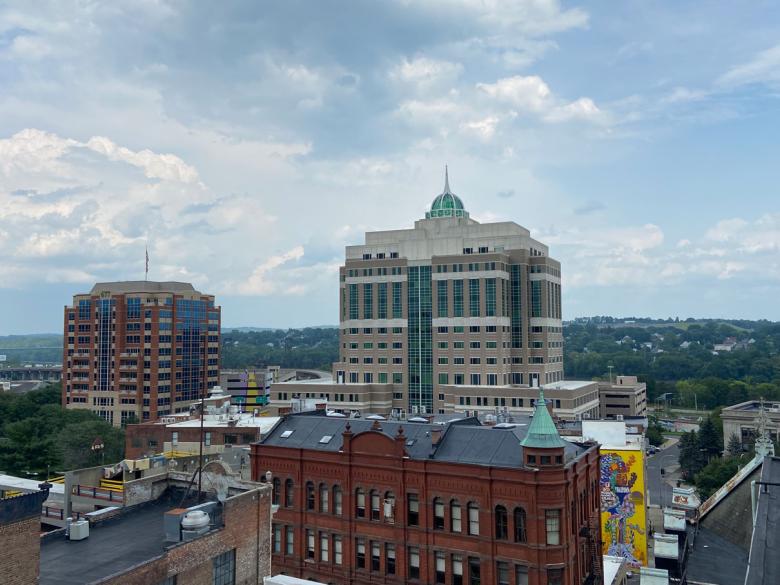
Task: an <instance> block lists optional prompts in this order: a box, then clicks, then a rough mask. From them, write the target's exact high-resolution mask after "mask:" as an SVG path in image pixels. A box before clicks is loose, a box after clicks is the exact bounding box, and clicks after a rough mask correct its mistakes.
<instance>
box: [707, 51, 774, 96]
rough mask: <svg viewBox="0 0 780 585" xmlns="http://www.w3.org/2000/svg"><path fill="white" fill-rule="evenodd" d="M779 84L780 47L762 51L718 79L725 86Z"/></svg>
mask: <svg viewBox="0 0 780 585" xmlns="http://www.w3.org/2000/svg"><path fill="white" fill-rule="evenodd" d="M777 82H780V45H775V46H774V47H770V48H769V49H766V50H764V51H761V52H760V53H758V54H757V55H755V56H754V57H753V58H752V59H750V60H749V61H747V62H746V63H743V64H741V65H737V66H735V67H732V68H731V69H729V70H728V71H727V72H726V73H725V74H723V75H722V76H721V77H720V78H719V79H718V84H719V85H725V86H737V85H746V84H749V83H767V84H774V83H777Z"/></svg>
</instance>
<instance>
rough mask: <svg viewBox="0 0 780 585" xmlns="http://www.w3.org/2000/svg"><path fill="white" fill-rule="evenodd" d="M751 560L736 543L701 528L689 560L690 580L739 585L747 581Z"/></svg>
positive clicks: (722, 584)
mask: <svg viewBox="0 0 780 585" xmlns="http://www.w3.org/2000/svg"><path fill="white" fill-rule="evenodd" d="M747 560H748V559H747V555H746V554H745V551H743V550H742V549H741V548H739V547H738V546H737V545H736V544H734V543H732V542H729V541H728V540H726V539H725V538H723V537H722V536H720V535H718V534H716V533H715V532H714V531H713V530H710V529H708V528H705V527H700V528H699V532H698V534H697V535H696V540H695V543H694V547H693V551H691V554H690V556H689V557H688V563H687V566H686V571H687V573H686V574H687V577H688V580H689V581H694V582H696V583H708V584H712V585H736V584H739V583H743V582H744V580H745V571H746V570H747ZM767 583H770V582H769V581H767ZM772 583H774V582H772Z"/></svg>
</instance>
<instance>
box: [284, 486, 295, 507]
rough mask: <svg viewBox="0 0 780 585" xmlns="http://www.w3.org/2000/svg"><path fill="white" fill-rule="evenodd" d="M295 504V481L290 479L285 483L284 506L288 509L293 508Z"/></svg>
mask: <svg viewBox="0 0 780 585" xmlns="http://www.w3.org/2000/svg"><path fill="white" fill-rule="evenodd" d="M293 502H294V500H293V480H291V479H288V480H287V481H285V482H284V505H285V506H286V507H287V508H291V507H292V506H293Z"/></svg>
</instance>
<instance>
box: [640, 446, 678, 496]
mask: <svg viewBox="0 0 780 585" xmlns="http://www.w3.org/2000/svg"><path fill="white" fill-rule="evenodd" d="M679 457H680V446H679V444H678V443H675V444H674V445H672V446H671V447H669V448H667V449H662V450H661V451H659V452H658V453H656V454H655V455H651V456H650V457H648V458H647V476H646V478H645V479H646V480H647V491H648V492H649V494H648V497H647V499H648V503H649V504H654V505H657V506H661V507H663V506H670V505H671V503H672V486H671V485H670V484H669V483H667V482H666V481H664V479H668V478H669V472H670V471H677V470H678V469H679V467H680V464H679V463H678V460H679ZM661 466H663V467H664V468H665V469H666V475H665V477H664V478H663V479H662V478H661ZM675 476H676V474H675Z"/></svg>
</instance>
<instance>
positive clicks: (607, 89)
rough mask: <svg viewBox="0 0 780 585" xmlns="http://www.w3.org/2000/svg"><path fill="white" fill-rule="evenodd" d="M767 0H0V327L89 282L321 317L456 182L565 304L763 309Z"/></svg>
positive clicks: (776, 227) (768, 130) (773, 268)
mask: <svg viewBox="0 0 780 585" xmlns="http://www.w3.org/2000/svg"><path fill="white" fill-rule="evenodd" d="M778 129H780V4H778V3H777V2H762V1H761V0H756V1H755V2H751V3H749V4H744V3H730V2H716V1H713V2H707V1H698V2H687V1H685V0H681V1H680V2H673V3H670V2H654V1H641V2H639V1H634V0H626V1H624V2H612V1H610V2H606V1H599V0H596V1H593V2H587V3H582V4H576V3H574V2H561V1H557V0H506V1H504V0H425V1H412V0H395V1H391V0H388V1H386V2H363V1H358V0H355V1H353V2H345V1H335V0H334V1H330V2H312V1H310V2H297V1H294V0H286V1H285V2H268V3H265V2H264V3H259V2H254V1H244V2H241V1H236V2H176V1H165V0H133V1H127V2H123V1H115V2H92V1H86V0H80V1H77V2H72V1H69V0H56V1H52V2H48V3H47V2H43V1H42V2H14V1H10V2H9V1H5V2H2V3H0V335H5V334H17V333H35V332H57V331H61V329H62V307H63V306H64V305H66V304H68V303H70V302H71V300H72V295H73V294H76V293H83V292H87V291H88V290H89V289H90V288H91V287H92V284H93V283H94V282H97V281H107V280H136V279H142V278H143V277H144V250H145V248H146V247H148V250H149V278H150V279H151V280H181V281H187V282H192V283H193V284H194V285H195V287H196V288H197V289H198V290H201V291H202V292H206V293H210V294H214V295H216V297H217V303H218V304H219V305H221V306H222V321H223V324H224V325H226V326H266V327H300V326H307V325H326V324H336V323H337V322H338V310H337V302H338V267H339V265H340V264H341V263H342V262H343V257H344V246H346V245H349V244H359V243H361V242H362V241H363V234H364V232H366V231H373V230H381V229H398V228H404V227H411V226H412V225H413V222H414V221H415V220H416V219H420V218H422V217H423V216H424V213H425V211H426V209H427V208H428V207H429V206H430V203H431V201H432V200H433V199H434V197H435V196H436V195H437V194H438V193H440V192H441V190H442V185H443V170H444V165H445V164H447V165H449V169H450V185H451V187H452V190H453V191H454V192H455V193H457V194H458V195H459V196H460V197H461V198H462V200H463V201H464V204H465V206H466V208H467V210H468V211H469V212H470V213H471V217H472V218H474V219H477V220H478V221H481V222H489V221H497V220H511V221H515V222H517V223H519V224H520V225H523V226H525V227H527V228H529V229H530V230H531V232H532V235H533V236H534V237H535V238H537V239H539V240H541V241H542V242H544V243H546V244H548V245H549V247H550V254H551V256H552V257H554V258H556V259H558V260H560V261H561V263H562V278H563V307H564V318H566V319H570V318H574V317H577V316H587V315H597V314H600V315H623V316H651V317H663V318H665V317H669V316H671V317H675V316H680V317H681V318H685V317H723V318H751V319H771V320H780V303H779V302H778V299H780V192H779V191H780V180H779V179H780V164H778V160H779V159H780V141H778Z"/></svg>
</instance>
